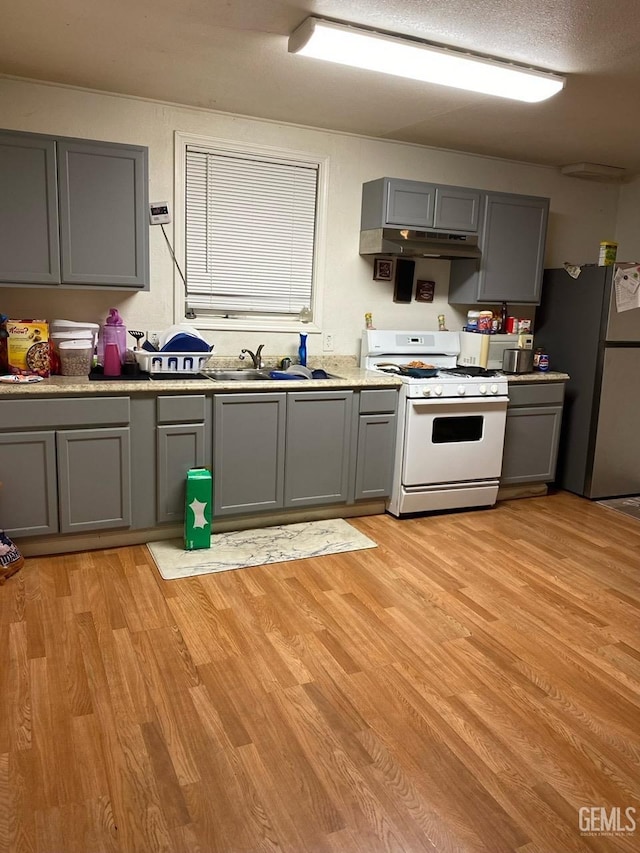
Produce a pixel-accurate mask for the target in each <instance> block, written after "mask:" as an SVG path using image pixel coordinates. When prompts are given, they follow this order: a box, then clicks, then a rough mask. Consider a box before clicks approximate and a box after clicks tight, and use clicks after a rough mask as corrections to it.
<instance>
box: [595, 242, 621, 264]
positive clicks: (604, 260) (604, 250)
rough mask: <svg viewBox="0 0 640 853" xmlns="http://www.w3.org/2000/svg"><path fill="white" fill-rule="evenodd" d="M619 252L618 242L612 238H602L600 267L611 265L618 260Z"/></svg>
mask: <svg viewBox="0 0 640 853" xmlns="http://www.w3.org/2000/svg"><path fill="white" fill-rule="evenodd" d="M617 254H618V244H617V243H614V242H613V241H612V240H602V241H601V242H600V255H599V257H598V266H599V267H610V266H613V264H615V262H616V255H617Z"/></svg>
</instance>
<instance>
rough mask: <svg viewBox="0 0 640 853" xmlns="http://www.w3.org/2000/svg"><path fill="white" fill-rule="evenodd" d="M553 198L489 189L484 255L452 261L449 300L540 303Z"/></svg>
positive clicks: (483, 229)
mask: <svg viewBox="0 0 640 853" xmlns="http://www.w3.org/2000/svg"><path fill="white" fill-rule="evenodd" d="M548 214H549V199H547V198H541V197H537V196H521V195H513V194H508V193H487V195H486V197H485V204H484V211H483V214H482V217H481V218H482V227H481V230H480V240H479V245H480V252H481V258H480V260H479V261H475V260H456V261H453V262H452V264H451V274H450V278H449V302H450V303H451V304H454V305H455V304H467V305H472V304H474V303H476V302H483V303H487V302H488V303H494V304H495V303H498V302H507V303H512V302H513V303H524V304H530V305H537V304H538V303H539V302H540V294H541V291H542V274H543V271H544V250H545V241H546V234H547V218H548Z"/></svg>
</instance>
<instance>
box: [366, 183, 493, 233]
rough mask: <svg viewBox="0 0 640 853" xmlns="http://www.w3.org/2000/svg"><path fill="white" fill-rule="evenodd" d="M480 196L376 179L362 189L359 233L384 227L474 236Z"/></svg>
mask: <svg viewBox="0 0 640 853" xmlns="http://www.w3.org/2000/svg"><path fill="white" fill-rule="evenodd" d="M481 198H482V193H481V192H480V190H474V189H466V188H464V187H449V186H445V185H440V184H427V183H424V182H423V181H406V180H402V179H400V178H379V179H378V180H376V181H368V182H367V183H365V184H364V185H363V187H362V219H361V228H362V230H368V229H370V228H382V227H384V226H386V225H388V226H391V227H392V226H396V227H405V228H414V229H417V230H420V229H427V228H437V229H439V230H443V231H459V232H464V233H467V234H469V233H471V234H473V233H476V232H477V230H478V226H479V223H480V209H481Z"/></svg>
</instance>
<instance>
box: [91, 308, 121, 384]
mask: <svg viewBox="0 0 640 853" xmlns="http://www.w3.org/2000/svg"><path fill="white" fill-rule="evenodd" d="M108 344H115V345H116V347H117V349H118V352H119V354H120V364H122V363H123V362H124V360H125V355H126V352H127V327H126V326H125V325H124V322H123V320H122V317H121V316H120V314H119V312H118V309H117V308H109V316H108V317H107V319H106V321H105V323H104V325H103V326H101V328H100V337H99V338H98V361H99V362H100V364H102V365H105V367H106V364H105V359H106V355H107V345H108ZM111 375H114V374H111ZM118 375H119V374H118Z"/></svg>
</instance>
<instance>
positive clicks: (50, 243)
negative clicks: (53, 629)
mask: <svg viewBox="0 0 640 853" xmlns="http://www.w3.org/2000/svg"><path fill="white" fill-rule="evenodd" d="M0 199H2V204H0V281H5V282H9V283H12V282H15V283H23V282H26V283H34V284H58V283H59V282H60V254H59V249H58V191H57V186H56V148H55V142H54V141H53V140H52V139H40V138H38V137H37V136H33V137H31V136H28V135H26V134H25V135H22V134H16V135H12V134H6V133H0Z"/></svg>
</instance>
